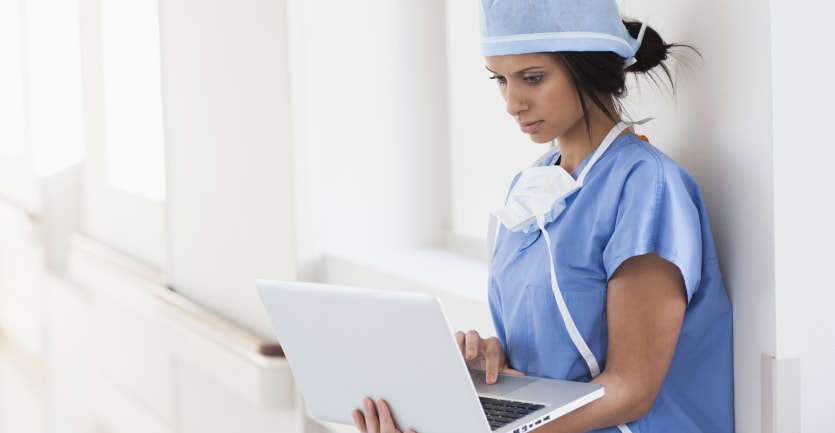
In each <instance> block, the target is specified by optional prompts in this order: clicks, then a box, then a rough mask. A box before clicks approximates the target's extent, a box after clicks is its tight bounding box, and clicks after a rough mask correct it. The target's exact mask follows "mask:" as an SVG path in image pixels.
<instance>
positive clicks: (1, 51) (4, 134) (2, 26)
mask: <svg viewBox="0 0 835 433" xmlns="http://www.w3.org/2000/svg"><path fill="white" fill-rule="evenodd" d="M0 64H2V65H3V67H0V153H2V154H7V155H21V154H22V153H23V140H24V132H23V131H24V126H23V79H22V76H21V72H20V71H21V64H20V9H19V6H18V2H17V1H16V0H13V1H0Z"/></svg>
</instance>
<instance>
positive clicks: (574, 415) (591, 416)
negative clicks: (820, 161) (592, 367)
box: [537, 371, 655, 433]
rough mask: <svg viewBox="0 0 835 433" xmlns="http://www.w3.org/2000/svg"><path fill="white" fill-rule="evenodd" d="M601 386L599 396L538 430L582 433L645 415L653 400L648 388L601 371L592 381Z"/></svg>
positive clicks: (543, 431) (548, 432) (552, 432)
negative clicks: (601, 391)
mask: <svg viewBox="0 0 835 433" xmlns="http://www.w3.org/2000/svg"><path fill="white" fill-rule="evenodd" d="M592 382H593V383H597V384H600V385H603V389H604V390H605V394H604V396H603V397H601V398H599V399H597V400H595V401H593V402H591V403H589V404H587V405H585V406H583V407H581V408H579V409H577V410H575V411H572V412H569V413H567V414H566V415H564V416H562V417H560V418H557V419H555V420H554V421H551V422H549V423H548V424H546V425H544V426H542V427H541V428H540V429H538V430H537V432H542V433H583V432H588V431H591V430H595V429H599V428H604V427H610V426H615V425H618V424H625V423H627V422H630V421H634V420H636V419H639V418H641V417H643V416H645V415H646V413H647V411H648V410H649V408H650V407H651V406H652V402H653V401H654V397H655V393H653V392H652V390H646V389H642V388H643V387H641V385H640V384H629V383H627V381H626V380H624V379H622V378H621V377H619V376H618V375H617V374H613V373H607V372H605V371H604V372H603V373H601V374H600V376H598V377H597V378H596V379H594V380H593V381H592Z"/></svg>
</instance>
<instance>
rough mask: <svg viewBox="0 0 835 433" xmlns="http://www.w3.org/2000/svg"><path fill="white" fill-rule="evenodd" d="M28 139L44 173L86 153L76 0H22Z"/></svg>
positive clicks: (36, 167)
mask: <svg viewBox="0 0 835 433" xmlns="http://www.w3.org/2000/svg"><path fill="white" fill-rule="evenodd" d="M26 17H27V20H26V24H27V25H26V34H27V41H26V42H27V47H28V50H27V55H28V57H27V58H28V63H27V67H28V68H27V72H28V73H27V76H28V79H29V83H28V89H29V93H28V95H29V126H30V129H29V131H30V144H31V148H32V159H33V165H34V170H35V174H36V175H37V176H40V177H46V176H49V175H51V174H54V173H57V172H59V171H62V170H64V169H66V168H69V167H71V166H73V165H75V164H77V163H78V162H79V161H81V160H82V159H83V158H84V125H83V116H82V105H81V41H80V37H81V36H80V31H79V22H78V3H77V2H72V1H66V0H28V1H27V2H26Z"/></svg>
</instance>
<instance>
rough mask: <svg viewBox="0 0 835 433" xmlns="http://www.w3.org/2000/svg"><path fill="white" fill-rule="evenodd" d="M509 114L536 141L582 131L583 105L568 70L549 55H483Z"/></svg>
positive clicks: (583, 130) (584, 129)
mask: <svg viewBox="0 0 835 433" xmlns="http://www.w3.org/2000/svg"><path fill="white" fill-rule="evenodd" d="M486 59H487V69H488V70H489V71H490V72H492V73H493V76H492V77H491V78H492V79H495V80H496V82H497V83H498V85H499V91H500V92H501V93H502V97H504V100H505V102H506V103H507V112H508V113H509V114H510V115H511V116H513V118H514V119H515V120H516V122H517V123H519V127H520V129H521V130H522V132H523V133H525V134H528V135H529V136H530V137H531V140H533V141H534V142H536V143H547V142H549V141H551V140H554V139H557V138H558V137H564V138H567V137H569V136H572V135H576V134H579V133H582V134H586V125H585V122H584V120H583V107H582V105H581V104H580V98H579V96H578V95H577V90H576V88H575V87H574V82H573V81H572V79H571V76H570V75H569V73H568V70H567V69H566V68H565V66H563V64H562V63H561V62H559V61H558V60H557V59H556V58H555V57H554V56H553V55H551V54H544V53H537V54H519V55H508V56H491V57H487V58H486Z"/></svg>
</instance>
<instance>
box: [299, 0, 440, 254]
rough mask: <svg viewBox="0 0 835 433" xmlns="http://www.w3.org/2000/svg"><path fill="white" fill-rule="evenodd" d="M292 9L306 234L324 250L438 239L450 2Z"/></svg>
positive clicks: (306, 1) (337, 2)
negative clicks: (447, 7)
mask: <svg viewBox="0 0 835 433" xmlns="http://www.w3.org/2000/svg"><path fill="white" fill-rule="evenodd" d="M290 11H291V14H292V18H291V19H290V23H291V27H290V29H291V47H292V48H291V49H292V51H291V53H292V56H293V57H292V61H291V67H292V68H293V69H292V71H293V77H292V80H293V81H292V86H293V88H294V90H293V91H294V97H295V98H296V99H295V100H294V112H293V120H294V123H293V126H294V128H298V129H300V130H298V131H294V132H295V134H296V140H297V141H296V142H295V143H294V146H295V150H296V151H297V152H300V153H301V154H302V155H303V156H304V158H305V161H304V163H305V165H304V166H303V167H300V169H301V171H300V172H299V173H298V176H299V178H297V181H299V182H302V183H304V185H306V186H307V187H308V188H307V189H306V190H305V191H303V192H301V193H300V195H301V196H304V195H309V197H301V198H300V199H301V200H308V202H307V203H306V204H307V206H308V210H309V213H307V214H305V215H304V216H303V219H308V218H309V219H310V220H309V221H307V222H306V223H303V224H305V225H306V228H307V230H306V232H305V234H304V235H303V237H302V241H303V242H306V243H312V244H313V245H312V246H308V247H307V248H312V249H314V250H316V251H318V253H319V254H321V253H322V252H325V251H329V252H340V253H348V254H356V253H358V252H360V251H363V252H369V251H375V252H376V251H381V250H388V249H397V248H404V247H414V246H429V245H434V246H437V245H441V244H442V243H443V239H444V234H445V231H446V228H447V227H448V224H449V223H448V221H449V210H448V206H449V193H448V190H447V187H446V185H448V182H449V155H448V153H447V146H446V143H447V127H448V126H447V122H448V120H447V110H446V86H447V83H446V69H445V63H444V60H445V57H444V52H445V46H444V27H443V22H442V20H443V16H444V3H443V2H442V1H440V0H431V1H420V2H410V3H403V2H391V1H386V0H359V1H352V2H345V1H341V0H313V1H311V0H295V1H292V0H291V1H290ZM323 11H326V12H323ZM346 17H350V19H346ZM316 251H313V252H311V254H314V255H315V254H316Z"/></svg>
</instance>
